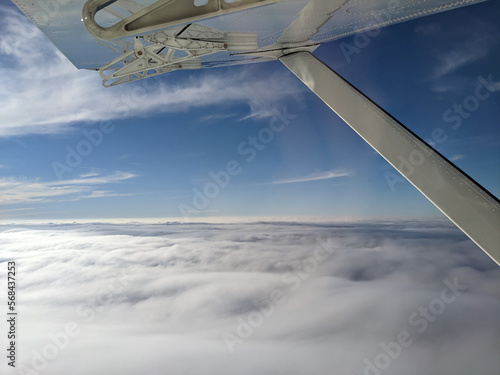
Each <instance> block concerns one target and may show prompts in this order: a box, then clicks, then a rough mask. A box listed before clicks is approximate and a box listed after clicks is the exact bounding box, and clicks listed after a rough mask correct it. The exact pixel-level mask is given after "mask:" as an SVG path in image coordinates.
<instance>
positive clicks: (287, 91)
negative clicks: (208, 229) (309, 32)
mask: <svg viewBox="0 0 500 375" xmlns="http://www.w3.org/2000/svg"><path fill="white" fill-rule="evenodd" d="M0 12H2V13H3V14H2V20H3V22H2V25H1V26H0V28H1V29H2V30H1V35H2V36H1V37H0V41H1V44H0V70H1V73H2V74H1V75H0V103H1V104H2V105H1V109H0V194H1V198H0V219H2V220H17V219H46V218H47V219H78V218H116V217H127V218H134V217H137V218H140V217H179V216H182V214H183V213H186V212H187V211H186V210H189V209H190V208H194V209H196V211H197V212H196V213H194V212H189V215H195V216H282V215H287V216H290V215H294V216H295V215H297V216H299V215H331V216H339V217H345V216H349V217H350V216H369V217H380V216H406V217H421V216H429V215H431V216H438V217H441V216H442V215H441V214H440V213H439V211H438V210H437V209H435V208H434V206H432V204H431V203H429V202H428V201H427V200H426V199H425V198H423V197H422V196H421V195H420V193H418V191H417V190H416V189H415V188H413V187H412V186H411V185H410V184H409V183H408V182H398V183H395V184H393V185H392V186H391V185H390V184H388V182H387V178H388V176H390V178H392V179H393V180H392V181H394V178H397V176H398V175H397V172H395V171H394V170H393V169H392V167H390V165H389V164H388V163H387V162H385V161H384V160H383V159H382V158H381V157H380V156H378V155H377V154H376V153H375V152H374V151H373V150H372V149H371V148H370V147H369V146H368V145H366V144H365V143H364V141H362V140H361V139H360V138H359V137H358V136H357V135H356V134H355V133H354V132H353V131H352V130H351V129H350V128H349V127H348V126H347V125H345V124H344V123H343V122H342V121H341V120H340V119H339V118H338V117H337V116H336V115H335V114H333V113H332V112H331V111H330V110H329V109H328V108H327V107H326V106H325V105H324V104H323V103H322V102H320V101H319V99H317V98H316V97H315V96H314V94H312V93H310V92H308V90H307V89H306V88H305V87H304V86H303V85H302V84H301V83H300V82H299V81H298V80H297V79H296V78H295V77H294V76H293V75H292V74H291V73H289V72H288V71H287V69H286V68H285V67H284V66H282V65H281V63H279V62H270V63H263V64H255V65H248V66H239V67H229V68H219V69H212V70H203V71H187V72H175V73H172V74H168V75H165V76H162V77H160V78H157V79H153V80H151V81H149V82H148V83H144V82H137V83H134V84H130V85H126V86H119V87H116V88H112V89H104V88H102V86H101V84H100V78H99V76H98V74H97V73H95V72H90V71H78V70H76V69H75V68H74V67H73V66H72V65H71V63H69V62H68V61H67V60H66V59H65V58H64V57H63V56H61V55H60V54H59V53H57V52H56V50H55V47H53V46H52V45H51V44H50V42H49V41H48V40H47V38H45V37H44V36H43V35H42V34H41V33H39V32H37V31H36V29H34V27H32V26H30V25H31V24H29V22H28V21H27V19H26V18H25V17H24V16H23V15H21V14H20V12H19V11H17V8H15V7H14V6H11V5H3V6H2V7H1V8H0ZM498 19H500V4H498V2H495V1H487V2H484V3H481V4H477V5H474V6H470V7H465V8H461V9H457V10H453V11H450V12H446V13H442V14H437V15H433V16H430V17H426V18H421V19H417V20H414V21H410V22H406V23H402V24H397V25H394V26H390V27H387V28H384V29H382V30H380V33H379V34H378V35H376V36H374V37H370V38H369V39H368V40H366V39H365V40H364V41H363V40H360V39H359V37H358V39H355V38H354V37H350V38H345V39H342V40H339V41H334V42H330V43H327V44H325V45H323V46H321V47H320V48H319V49H317V50H316V52H315V53H316V55H317V56H318V57H319V58H321V59H322V60H323V61H325V62H326V63H327V64H328V65H330V66H331V67H332V68H333V69H335V70H336V71H337V72H338V73H339V74H341V75H342V76H343V77H345V78H346V79H347V80H348V81H350V82H351V83H353V84H354V85H355V86H356V87H358V88H359V89H361V90H362V91H363V92H365V93H366V94H367V95H368V96H369V97H371V98H372V99H373V100H375V101H376V102H377V103H378V104H380V105H381V106H382V107H383V108H384V109H386V110H387V111H388V112H389V113H391V114H392V115H393V116H394V117H396V118H397V119H398V120H400V121H401V122H402V123H404V124H405V125H407V126H408V127H409V128H410V129H412V130H413V131H414V132H416V133H417V134H418V135H420V136H421V137H423V138H424V139H428V140H432V137H433V134H434V144H435V146H436V147H437V148H438V150H439V151H440V152H442V153H443V154H444V155H445V156H447V157H449V158H451V159H453V160H454V161H455V163H456V164H457V165H458V166H459V167H460V168H462V169H463V170H464V171H465V172H466V173H468V174H469V175H470V176H471V177H473V178H474V179H476V180H477V181H478V182H479V183H480V184H482V185H483V186H484V187H485V188H487V189H488V190H489V191H490V192H492V193H493V194H494V195H496V196H497V197H498V196H500V172H499V170H500V168H499V164H498V160H500V130H499V123H498V119H499V118H500V107H499V106H498V104H499V100H500V83H497V82H500V64H499V62H500V52H499V51H500V48H499V45H500V26H499V25H498ZM346 51H350V52H353V51H355V52H353V53H351V54H349V53H346ZM481 77H482V78H481ZM483 78H484V79H485V80H486V81H488V80H489V81H490V82H492V83H490V84H489V85H488V88H489V90H487V89H485V88H484V87H483V88H482V89H481V90H480V91H477V87H478V85H480V84H481V82H483V80H482V79H483ZM145 85H146V86H145ZM483 86H484V85H483ZM478 95H479V96H480V98H481V99H477V97H478ZM471 97H472V99H471ZM474 98H476V99H475V100H474ZM456 105H462V109H460V107H457V106H456ZM467 108H469V110H467ZM471 108H472V109H471ZM278 114H279V115H278ZM277 129H280V130H277ZM440 129H441V130H440ZM259 136H260V137H261V138H262V137H263V138H262V139H264V142H268V143H267V144H265V143H263V142H262V141H257V142H259V143H257V144H256V143H253V144H252V142H254V141H252V139H253V137H257V139H259ZM89 137H90V138H92V137H93V138H92V139H90V140H89ZM92 141H93V143H94V144H92V143H91V142H92ZM89 145H90V146H91V147H90V148H89ZM77 153H80V154H82V155H80V156H75V155H77ZM69 154H71V155H72V156H68V155H69ZM68 161H69V163H68ZM221 171H223V172H222V173H220V172H221ZM229 172H230V173H229ZM214 174H216V175H219V177H220V176H223V177H220V178H222V180H220V181H219V187H218V188H215V186H217V185H214V178H213V177H211V176H213V175H214ZM227 177H229V179H228V178H227ZM221 186H223V187H221ZM203 189H208V192H209V193H210V194H211V195H213V198H210V197H209V198H207V199H205V200H204V201H203V200H200V199H199V197H198V198H197V193H196V192H197V191H200V192H201V191H203ZM210 189H212V190H210ZM210 194H209V195H210ZM193 199H194V200H195V201H193ZM196 199H198V200H196ZM183 210H184V211H183Z"/></svg>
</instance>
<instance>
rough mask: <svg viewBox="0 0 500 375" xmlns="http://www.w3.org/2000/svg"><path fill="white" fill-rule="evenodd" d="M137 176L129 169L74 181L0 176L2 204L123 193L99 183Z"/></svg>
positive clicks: (84, 176)
mask: <svg viewBox="0 0 500 375" xmlns="http://www.w3.org/2000/svg"><path fill="white" fill-rule="evenodd" d="M135 177H137V175H135V174H133V173H129V172H115V173H112V174H108V175H95V174H93V175H92V176H89V175H82V176H80V177H79V178H76V179H72V180H61V181H59V180H57V181H40V180H39V179H28V178H19V177H3V178H0V205H11V204H23V203H46V202H53V201H56V200H57V201H65V200H72V201H74V200H81V199H86V198H100V197H110V196H122V195H129V194H117V193H114V192H112V191H109V190H102V188H97V186H106V185H108V184H116V183H120V182H123V181H125V180H130V179H132V178H135Z"/></svg>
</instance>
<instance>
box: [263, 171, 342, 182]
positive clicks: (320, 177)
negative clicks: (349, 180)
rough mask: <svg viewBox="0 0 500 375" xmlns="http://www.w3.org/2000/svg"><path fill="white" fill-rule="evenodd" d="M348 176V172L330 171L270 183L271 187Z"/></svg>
mask: <svg viewBox="0 0 500 375" xmlns="http://www.w3.org/2000/svg"><path fill="white" fill-rule="evenodd" d="M350 176H352V173H351V172H350V171H345V170H331V171H325V172H314V173H311V174H308V175H307V176H301V177H294V178H288V179H283V180H275V181H273V182H272V184H273V185H279V184H292V183H296V182H307V181H317V180H328V179H331V178H338V177H350Z"/></svg>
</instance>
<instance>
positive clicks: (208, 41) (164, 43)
mask: <svg viewBox="0 0 500 375" xmlns="http://www.w3.org/2000/svg"><path fill="white" fill-rule="evenodd" d="M145 43H146V44H145ZM256 49H257V34H256V33H231V32H229V33H226V32H222V31H219V30H216V29H213V28H210V27H207V26H203V25H200V24H191V25H188V26H187V27H186V26H183V27H179V28H174V29H168V30H163V31H158V32H155V33H151V34H147V35H144V36H142V37H138V36H136V37H135V43H134V46H133V48H127V49H126V50H125V51H124V52H123V54H122V55H120V56H119V57H117V58H116V59H114V60H112V61H110V62H109V63H107V64H105V65H103V66H102V67H101V68H100V69H99V74H100V75H101V78H102V79H103V85H104V86H105V87H110V86H116V85H119V84H122V83H127V82H132V81H137V80H139V79H143V78H148V77H152V76H155V75H158V74H163V73H167V72H171V71H174V70H179V69H200V68H201V59H200V57H201V56H206V55H210V54H213V53H217V52H221V51H248V50H256Z"/></svg>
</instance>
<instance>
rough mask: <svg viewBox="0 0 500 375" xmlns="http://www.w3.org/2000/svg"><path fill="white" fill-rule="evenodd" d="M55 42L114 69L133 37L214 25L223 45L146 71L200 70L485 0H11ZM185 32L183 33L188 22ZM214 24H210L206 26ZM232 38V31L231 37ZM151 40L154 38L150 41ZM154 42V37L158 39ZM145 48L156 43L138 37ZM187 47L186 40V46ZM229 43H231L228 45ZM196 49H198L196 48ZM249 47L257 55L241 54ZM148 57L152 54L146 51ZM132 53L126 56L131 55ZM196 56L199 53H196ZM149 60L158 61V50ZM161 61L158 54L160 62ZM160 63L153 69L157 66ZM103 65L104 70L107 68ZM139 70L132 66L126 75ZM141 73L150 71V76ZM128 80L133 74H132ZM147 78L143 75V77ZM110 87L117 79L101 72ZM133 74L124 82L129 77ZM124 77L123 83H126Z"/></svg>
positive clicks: (78, 59) (75, 56)
mask: <svg viewBox="0 0 500 375" xmlns="http://www.w3.org/2000/svg"><path fill="white" fill-rule="evenodd" d="M12 1H13V2H14V3H15V4H16V5H17V6H18V8H19V9H20V10H21V11H22V12H24V13H25V14H26V16H28V17H29V18H30V19H31V21H32V22H33V23H34V24H35V25H36V26H37V27H38V28H39V29H40V30H42V31H43V32H44V33H45V34H46V35H47V36H48V37H49V39H50V40H51V41H52V42H53V43H54V45H55V46H56V47H57V48H58V49H59V50H60V51H61V52H62V53H63V54H64V55H65V56H66V57H67V58H68V59H69V60H70V61H71V62H72V63H73V64H74V65H75V66H76V67H77V68H79V69H92V70H99V69H101V68H103V67H106V68H107V70H110V68H112V69H117V66H115V65H114V64H111V65H109V64H110V63H111V62H112V61H114V60H117V61H120V60H127V58H128V60H127V61H128V62H130V60H131V59H135V58H134V57H133V56H131V53H134V52H135V50H134V46H136V45H137V43H136V40H135V36H140V37H143V36H149V37H150V38H151V37H153V38H154V37H155V36H161V35H158V34H161V33H164V34H165V35H163V39H164V40H166V39H169V40H173V39H175V38H176V39H177V40H181V41H183V40H186V39H193V38H194V37H195V36H192V35H190V33H191V34H192V33H193V32H196V31H197V30H199V29H201V28H204V29H205V30H210V29H211V30H213V33H212V35H209V34H207V35H206V36H205V38H204V39H203V38H202V39H203V40H204V41H207V42H213V41H215V42H221V43H222V44H221V45H212V46H211V47H213V48H212V49H211V51H213V53H208V51H209V50H210V48H208V47H207V46H205V48H204V53H203V54H199V53H198V51H199V49H198V50H195V49H189V46H187V45H184V46H178V47H179V48H177V49H175V48H174V47H175V45H171V44H170V45H165V44H161V43H157V47H158V48H154V47H155V46H153V47H151V48H149V50H151V51H153V53H154V51H156V52H158V51H159V50H160V49H162V48H163V50H162V52H160V53H159V57H160V58H161V60H163V61H166V63H163V64H161V66H160V67H159V63H158V61H156V62H155V63H154V64H153V65H151V66H147V67H143V68H153V69H155V68H158V69H157V71H158V72H166V71H171V70H175V69H180V68H179V64H178V61H176V59H175V58H173V56H168V58H166V54H167V53H168V50H169V49H172V50H175V53H174V52H171V53H174V55H176V56H180V57H186V53H185V52H186V51H187V56H188V57H191V58H190V59H184V60H183V61H189V60H191V63H184V64H183V65H182V67H181V68H184V69H197V68H211V67H218V66H227V65H236V64H246V63H254V62H261V61H267V60H269V59H272V58H273V57H272V56H270V55H266V54H258V53H255V52H258V51H267V50H273V49H276V48H281V47H283V46H284V47H287V48H291V47H294V46H304V45H318V44H321V43H325V42H328V41H331V40H335V39H338V38H342V37H346V36H349V35H353V34H355V33H358V32H362V31H368V30H371V29H377V28H380V27H384V26H388V25H391V24H394V23H398V22H403V21H407V20H410V19H413V18H416V17H421V16H425V15H430V14H433V13H438V12H442V11H445V10H449V9H453V8H458V7H461V6H465V5H470V4H473V3H478V2H481V1H485V0H458V1H457V0H420V1H408V0H363V1H361V0H312V1H311V0H238V1H235V0H194V1H192V0H158V1H156V0H88V1H85V0H72V1H67V0H64V1H63V0H38V1H32V0H12ZM187 25H191V26H190V27H189V28H188V29H187V30H185V32H184V35H182V34H179V35H176V33H177V34H178V33H179V31H181V30H182V29H183V28H184V27H186V26H187ZM208 28H209V29H208ZM217 32H219V34H221V33H222V34H223V33H231V34H232V35H233V36H236V37H237V38H238V37H239V38H240V40H236V41H235V40H233V41H232V45H229V46H227V47H224V40H223V39H224V38H222V39H221V38H220V37H219V38H217V37H216V38H215V39H214V36H213V34H216V33H217ZM230 37H231V35H230ZM150 40H151V39H150ZM154 40H156V41H157V39H154ZM141 43H142V44H143V45H144V47H145V48H146V49H147V48H148V47H150V46H151V45H153V44H155V43H153V42H150V41H147V40H146V41H145V40H144V39H142V38H141ZM184 44H185V43H184ZM226 44H227V43H226ZM193 51H194V53H193ZM244 51H252V52H254V53H252V54H244V53H236V52H244ZM143 52H146V53H147V54H148V56H150V55H151V54H150V53H149V52H150V51H148V50H146V51H143ZM127 54H128V55H127ZM192 54H194V57H193V56H191V55H192ZM150 57H153V58H155V56H154V55H151V56H150ZM157 60H158V59H157ZM154 65H156V67H155V66H154ZM103 70H104V69H103ZM132 71H134V69H130V67H129V68H128V69H127V70H126V74H129V73H130V72H132ZM144 76H149V75H148V74H146V75H144ZM129 78H131V77H129ZM141 78H144V77H141ZM103 79H104V80H105V82H106V83H107V85H111V84H115V83H114V81H117V79H116V77H107V75H103ZM130 80H131V79H127V80H122V81H126V82H129V81H130ZM122 81H120V83H122Z"/></svg>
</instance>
